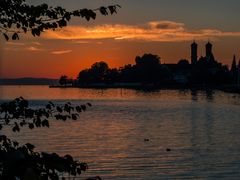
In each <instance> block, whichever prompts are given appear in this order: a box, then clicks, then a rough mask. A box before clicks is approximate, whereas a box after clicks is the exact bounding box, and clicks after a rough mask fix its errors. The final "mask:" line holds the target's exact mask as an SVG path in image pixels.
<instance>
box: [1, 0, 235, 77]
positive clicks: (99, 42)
mask: <svg viewBox="0 0 240 180" xmlns="http://www.w3.org/2000/svg"><path fill="white" fill-rule="evenodd" d="M27 2H29V3H32V4H40V3H43V2H46V3H48V4H50V5H53V6H58V5H61V6H63V7H65V8H66V9H68V10H74V9H81V8H84V7H86V8H97V7H99V6H102V5H105V6H107V5H111V4H120V5H121V6H122V8H121V9H120V10H119V12H118V14H116V15H113V16H106V17H105V16H101V15H99V16H97V20H95V21H91V22H86V21H85V20H84V19H73V20H72V21H71V23H70V24H69V26H68V27H67V28H63V29H60V30H58V31H55V32H53V31H48V32H45V33H44V34H43V35H42V36H41V37H40V38H34V37H31V36H29V35H23V36H21V39H20V40H19V41H14V42H13V41H10V42H5V41H4V39H3V38H2V37H1V43H0V45H1V46H0V53H1V54H0V61H1V62H0V78H17V77H49V78H58V77H59V76H61V75H63V74H66V75H68V76H70V77H76V76H77V75H78V73H79V71H80V70H82V69H84V68H87V67H90V66H91V65H92V64H93V63H94V62H97V61H106V62H107V63H108V64H109V66H110V67H121V66H123V65H124V64H134V59H135V57H136V56H137V55H143V54H144V53H153V54H157V55H159V56H160V57H161V62H162V63H176V62H177V61H178V60H179V59H182V58H185V59H189V60H190V44H191V42H192V41H193V39H195V40H196V42H197V43H198V44H199V53H198V55H199V56H201V55H203V56H204V55H205V51H204V46H205V44H206V42H207V41H208V39H209V40H210V41H211V42H212V43H213V44H214V55H215V57H216V59H218V60H219V61H220V62H222V63H224V64H231V61H232V57H233V54H236V56H237V58H238V59H239V58H240V23H239V17H240V11H239V7H240V1H239V0H201V1H197V0H112V1H111V0H28V1H27Z"/></svg>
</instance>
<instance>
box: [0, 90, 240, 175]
mask: <svg viewBox="0 0 240 180" xmlns="http://www.w3.org/2000/svg"><path fill="white" fill-rule="evenodd" d="M18 96H23V97H25V98H27V99H29V100H30V102H31V105H32V106H43V105H44V104H45V103H47V102H48V101H49V100H52V101H54V102H56V103H63V102H66V101H71V102H72V103H74V104H81V103H85V102H91V103H92V104H93V107H92V108H90V109H89V110H88V111H87V112H86V113H83V114H82V115H81V118H80V120H79V121H74V122H73V121H69V122H58V121H53V122H52V123H51V128H50V129H35V130H33V131H30V130H28V129H23V130H22V131H21V132H20V133H18V134H14V133H12V132H11V131H9V130H8V129H7V128H5V129H4V131H5V133H7V134H8V136H10V137H12V138H14V139H16V140H18V141H20V142H21V143H26V142H30V143H33V144H35V145H36V146H37V150H39V151H47V152H53V151H54V152H58V153H60V154H62V155H64V154H69V153H70V154H72V155H73V156H74V157H75V158H77V159H79V160H81V161H84V162H87V163H88V165H89V168H90V169H89V170H88V171H87V172H86V173H84V176H82V177H81V178H85V177H89V176H96V175H99V176H101V177H102V178H103V179H137V180H140V179H153V180H154V179H189V178H193V179H219V178H226V179H239V178H240V95H236V94H230V93H228V94H226V93H223V92H221V91H190V90H186V91H178V90H161V91H137V90H128V89H109V90H95V89H49V88H48V87H47V86H0V97H1V100H8V99H13V98H15V97H18ZM145 138H148V139H149V140H150V141H148V142H144V139H145ZM166 148H170V149H171V152H167V151H166Z"/></svg>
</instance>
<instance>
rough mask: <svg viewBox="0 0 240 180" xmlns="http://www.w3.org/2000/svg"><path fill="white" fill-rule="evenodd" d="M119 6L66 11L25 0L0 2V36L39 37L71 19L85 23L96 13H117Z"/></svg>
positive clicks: (16, 37)
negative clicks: (22, 34)
mask: <svg viewBox="0 0 240 180" xmlns="http://www.w3.org/2000/svg"><path fill="white" fill-rule="evenodd" d="M117 8H120V6H119V5H111V6H108V7H104V6H102V7H100V8H97V9H86V8H83V9H78V10H74V11H67V10H66V9H64V8H62V7H60V6H57V7H50V6H48V5H47V4H41V5H37V6H33V5H29V4H27V3H26V2H25V0H0V17H1V19H0V34H2V35H3V36H4V37H5V39H6V40H7V41H8V40H9V39H10V37H11V39H12V40H18V39H19V34H20V33H27V32H28V31H30V32H31V34H32V35H33V36H40V35H41V33H42V32H44V31H45V30H50V29H51V30H55V29H57V28H62V27H65V26H67V24H68V22H69V21H70V20H71V18H72V17H80V18H84V19H86V20H87V21H89V20H91V19H93V20H94V19H96V16H97V13H98V12H99V13H100V14H102V15H104V16H106V15H109V14H114V13H117Z"/></svg>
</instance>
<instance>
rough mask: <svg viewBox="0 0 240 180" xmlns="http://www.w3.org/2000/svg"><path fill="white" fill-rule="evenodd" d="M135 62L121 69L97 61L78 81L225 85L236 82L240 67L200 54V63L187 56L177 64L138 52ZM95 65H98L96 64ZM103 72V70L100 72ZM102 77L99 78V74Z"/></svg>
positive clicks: (167, 84) (83, 72)
mask: <svg viewBox="0 0 240 180" xmlns="http://www.w3.org/2000/svg"><path fill="white" fill-rule="evenodd" d="M135 62H136V64H135V65H125V66H124V67H122V68H119V69H116V68H114V69H110V68H108V65H107V64H106V63H104V62H100V63H95V65H96V64H104V67H105V68H104V71H103V70H102V69H103V68H100V66H95V65H93V66H92V67H91V68H90V69H85V70H83V71H81V72H80V73H79V76H78V83H79V84H80V85H81V84H91V83H106V84H108V83H142V84H154V85H156V86H169V85H178V84H184V85H188V86H194V85H201V86H203V85H210V86H211V85H213V86H215V85H221V84H229V83H232V82H233V81H236V80H234V78H235V79H236V76H237V72H238V70H237V69H238V68H237V65H236V62H233V65H232V70H231V71H229V70H228V67H227V66H225V65H222V64H221V63H218V62H217V61H215V60H211V61H208V60H207V59H206V58H200V59H199V61H198V62H196V64H189V62H188V61H187V60H185V59H182V60H180V61H179V62H178V63H177V64H161V62H160V58H159V57H158V56H157V55H152V54H144V55H143V56H142V57H139V56H137V57H136V59H135ZM93 67H94V68H93ZM99 72H102V73H99ZM96 77H98V78H96Z"/></svg>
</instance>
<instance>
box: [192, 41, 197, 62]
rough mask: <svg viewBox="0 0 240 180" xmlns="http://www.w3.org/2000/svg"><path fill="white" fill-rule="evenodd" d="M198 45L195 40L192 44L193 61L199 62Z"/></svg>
mask: <svg viewBox="0 0 240 180" xmlns="http://www.w3.org/2000/svg"><path fill="white" fill-rule="evenodd" d="M197 53H198V45H197V43H196V42H195V41H193V43H192V44H191V63H192V64H197V61H198V54H197Z"/></svg>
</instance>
